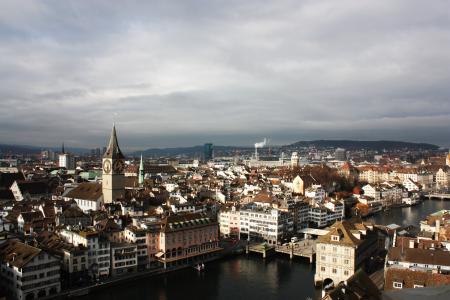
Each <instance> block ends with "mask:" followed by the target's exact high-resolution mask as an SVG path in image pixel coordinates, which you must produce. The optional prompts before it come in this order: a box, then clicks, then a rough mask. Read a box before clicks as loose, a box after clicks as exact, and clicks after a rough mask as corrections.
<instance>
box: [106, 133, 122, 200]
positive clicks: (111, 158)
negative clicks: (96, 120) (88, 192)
mask: <svg viewBox="0 0 450 300" xmlns="http://www.w3.org/2000/svg"><path fill="white" fill-rule="evenodd" d="M124 159H125V156H124V155H123V154H122V151H120V148H119V143H118V142H117V134H116V127H115V126H114V125H113V128H112V132H111V138H110V139H109V144H108V148H107V149H106V152H105V154H104V155H103V164H102V166H103V175H102V190H103V201H104V203H112V202H113V201H115V200H117V199H119V198H123V197H124V194H125V185H124V168H125V162H124Z"/></svg>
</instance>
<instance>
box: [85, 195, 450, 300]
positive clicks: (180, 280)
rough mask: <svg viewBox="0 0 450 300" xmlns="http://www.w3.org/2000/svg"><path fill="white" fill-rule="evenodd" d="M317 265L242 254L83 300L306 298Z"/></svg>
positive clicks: (414, 221) (409, 218)
mask: <svg viewBox="0 0 450 300" xmlns="http://www.w3.org/2000/svg"><path fill="white" fill-rule="evenodd" d="M441 209H450V201H447V202H445V201H439V200H425V201H424V202H423V203H421V204H418V205H416V206H413V207H404V208H395V209H392V210H390V211H388V212H381V213H379V214H378V215H376V216H373V217H371V218H369V219H370V220H372V221H375V222H376V223H377V224H383V225H388V224H392V223H397V224H401V225H409V224H411V225H418V223H419V221H420V220H421V219H423V218H424V217H425V216H427V215H428V214H430V213H432V212H435V211H437V210H441ZM317 293H318V291H316V290H315V288H314V266H313V265H310V264H309V262H308V260H303V259H300V258H298V259H297V258H295V259H294V260H293V261H290V260H289V258H287V257H282V256H277V257H274V258H270V259H267V260H265V261H264V260H263V259H262V258H261V257H260V256H256V255H255V256H253V255H250V256H246V255H241V256H239V257H235V258H229V259H224V260H220V261H216V262H212V263H209V264H208V265H207V266H206V271H205V272H204V273H202V274H198V273H197V271H195V270H194V269H185V270H181V271H176V272H174V273H170V274H166V275H162V276H157V277H149V278H146V279H140V280H136V281H134V282H130V283H124V284H121V285H117V286H115V287H112V288H108V289H106V290H102V291H98V292H94V293H92V294H90V295H88V296H86V297H83V298H81V299H83V300H87V299H96V300H110V299H117V300H122V299H123V300H144V299H146V300H178V299H195V300H197V299H198V300H202V299H204V300H240V299H242V300H261V299H264V300H272V299H273V300H275V299H277V300H278V299H280V300H281V299H283V300H290V299H296V300H306V299H316V297H317V295H318V294H317Z"/></svg>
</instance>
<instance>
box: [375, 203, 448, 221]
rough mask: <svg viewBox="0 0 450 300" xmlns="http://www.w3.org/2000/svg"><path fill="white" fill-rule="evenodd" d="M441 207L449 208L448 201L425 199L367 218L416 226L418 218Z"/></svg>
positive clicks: (422, 217) (421, 218) (420, 218)
mask: <svg viewBox="0 0 450 300" xmlns="http://www.w3.org/2000/svg"><path fill="white" fill-rule="evenodd" d="M442 209H450V201H445V200H444V201H442V200H425V201H424V202H422V203H420V204H418V205H415V206H412V207H403V208H394V209H391V210H388V211H384V212H381V213H379V214H377V215H375V216H372V217H370V218H368V220H370V221H372V222H374V223H376V224H381V225H389V224H392V223H395V224H399V225H404V226H406V225H414V226H418V225H419V222H420V220H423V219H424V218H425V217H426V216H427V215H429V214H431V213H434V212H436V211H438V210H442Z"/></svg>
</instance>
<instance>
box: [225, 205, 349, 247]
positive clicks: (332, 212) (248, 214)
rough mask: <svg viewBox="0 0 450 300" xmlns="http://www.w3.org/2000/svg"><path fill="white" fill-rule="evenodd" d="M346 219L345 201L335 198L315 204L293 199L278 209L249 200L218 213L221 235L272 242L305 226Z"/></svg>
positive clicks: (321, 224)
mask: <svg viewBox="0 0 450 300" xmlns="http://www.w3.org/2000/svg"><path fill="white" fill-rule="evenodd" d="M343 218H344V203H342V202H341V201H337V200H334V199H327V200H326V201H324V202H322V203H313V204H309V203H308V202H305V201H302V200H298V201H295V200H293V199H292V200H289V201H287V203H286V205H284V206H280V207H279V208H273V207H270V206H262V205H257V204H256V203H248V204H246V205H244V206H243V207H241V208H240V209H239V208H236V207H235V206H233V207H231V208H224V209H222V210H221V211H220V212H219V214H218V220H219V225H220V226H219V228H220V234H221V235H222V236H231V235H234V236H239V237H240V238H241V239H249V240H254V239H261V240H264V241H266V242H268V243H269V244H278V243H281V242H282V240H283V238H285V237H288V236H290V235H293V234H294V233H295V232H297V231H298V230H300V229H302V228H305V227H308V226H313V227H325V226H328V225H330V224H333V223H334V222H335V221H340V220H342V219H343Z"/></svg>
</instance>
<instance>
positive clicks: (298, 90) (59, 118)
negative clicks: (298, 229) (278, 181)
mask: <svg viewBox="0 0 450 300" xmlns="http://www.w3.org/2000/svg"><path fill="white" fill-rule="evenodd" d="M115 115H116V116H115ZM114 119H115V121H116V124H117V130H118V134H119V142H120V144H121V146H122V148H124V149H125V150H127V149H128V150H132V149H136V150H137V149H143V148H150V147H152V148H153V147H165V146H190V145H196V144H202V143H204V142H213V143H216V144H221V145H252V144H253V143H255V142H257V141H260V140H261V139H262V138H263V137H268V138H270V139H271V141H272V143H273V144H283V143H290V142H295V141H298V140H309V139H323V138H327V139H328V138H332V139H338V138H348V139H350V138H353V139H397V140H405V141H423V142H432V143H436V144H439V145H444V146H448V145H450V2H449V1H439V0H433V1H423V0H420V1H413V0H404V1H396V0H386V1H380V0H375V1H360V0H354V1H345V0H339V1H336V0H332V1H318V0H313V1H300V0H293V1H280V0H278V1H261V0H258V1H251V0H245V1H243V0H240V1H230V0H225V1H212V0H205V1H190V0H179V1H130V0H127V1H119V0H116V1H113V0H107V1H106V0H105V1H93V0H89V1H81V0H77V1H67V0H64V1H60V0H55V1H19V0H11V1H8V0H2V1H1V2H0V144H1V143H15V144H28V145H46V146H53V145H59V144H60V143H61V142H63V141H64V142H65V143H66V145H68V146H70V147H97V146H103V145H104V144H105V143H106V140H107V139H108V136H109V133H110V129H111V124H112V122H113V120H114Z"/></svg>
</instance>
